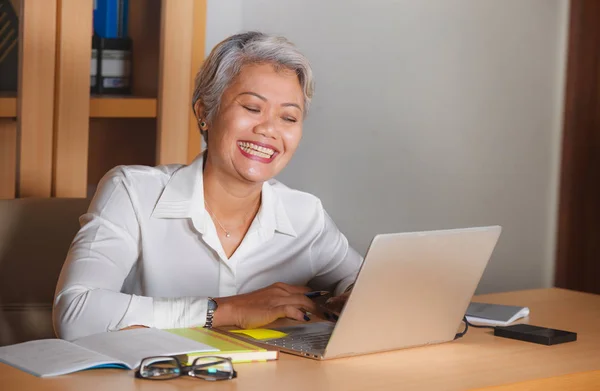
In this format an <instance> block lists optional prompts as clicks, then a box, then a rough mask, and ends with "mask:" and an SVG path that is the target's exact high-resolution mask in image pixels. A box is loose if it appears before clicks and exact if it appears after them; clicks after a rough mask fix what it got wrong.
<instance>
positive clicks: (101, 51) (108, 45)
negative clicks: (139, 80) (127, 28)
mask: <svg viewBox="0 0 600 391" xmlns="http://www.w3.org/2000/svg"><path fill="white" fill-rule="evenodd" d="M96 40H97V45H98V52H97V53H98V55H97V57H98V58H97V88H96V93H98V94H130V93H131V39H129V38H102V37H98V36H96ZM92 47H93V46H92Z"/></svg>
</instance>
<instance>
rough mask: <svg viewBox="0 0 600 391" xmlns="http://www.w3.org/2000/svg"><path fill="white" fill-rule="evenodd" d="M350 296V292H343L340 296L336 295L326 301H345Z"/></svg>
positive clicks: (327, 302) (328, 302) (331, 302)
mask: <svg viewBox="0 0 600 391" xmlns="http://www.w3.org/2000/svg"><path fill="white" fill-rule="evenodd" d="M349 296H350V294H349V293H343V294H341V295H339V296H334V297H331V298H329V299H328V300H327V301H326V302H325V303H326V304H336V303H345V302H346V301H347V300H348V297H349Z"/></svg>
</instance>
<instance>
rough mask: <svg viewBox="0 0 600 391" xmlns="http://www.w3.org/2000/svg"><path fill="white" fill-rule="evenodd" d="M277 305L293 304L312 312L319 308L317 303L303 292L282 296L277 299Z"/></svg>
mask: <svg viewBox="0 0 600 391" xmlns="http://www.w3.org/2000/svg"><path fill="white" fill-rule="evenodd" d="M277 305H291V306H294V307H296V308H301V309H304V310H307V311H311V312H315V311H316V310H317V304H316V303H315V302H314V301H312V300H311V299H309V298H308V297H306V296H304V295H302V294H299V295H289V296H285V297H281V298H279V299H278V300H277Z"/></svg>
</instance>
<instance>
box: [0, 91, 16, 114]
mask: <svg viewBox="0 0 600 391" xmlns="http://www.w3.org/2000/svg"><path fill="white" fill-rule="evenodd" d="M16 116H17V98H16V97H14V96H0V118H2V117H4V118H13V117H16Z"/></svg>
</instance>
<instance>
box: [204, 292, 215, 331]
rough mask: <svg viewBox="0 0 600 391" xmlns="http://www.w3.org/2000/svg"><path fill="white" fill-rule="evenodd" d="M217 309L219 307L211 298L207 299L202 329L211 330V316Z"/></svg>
mask: <svg viewBox="0 0 600 391" xmlns="http://www.w3.org/2000/svg"><path fill="white" fill-rule="evenodd" d="M217 308H219V305H218V304H217V302H216V301H215V299H213V298H212V297H209V298H208V309H207V311H206V322H205V323H204V327H206V328H207V329H210V328H212V322H213V316H214V315H215V311H216V310H217Z"/></svg>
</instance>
